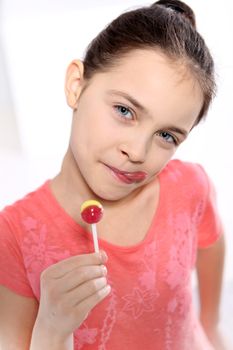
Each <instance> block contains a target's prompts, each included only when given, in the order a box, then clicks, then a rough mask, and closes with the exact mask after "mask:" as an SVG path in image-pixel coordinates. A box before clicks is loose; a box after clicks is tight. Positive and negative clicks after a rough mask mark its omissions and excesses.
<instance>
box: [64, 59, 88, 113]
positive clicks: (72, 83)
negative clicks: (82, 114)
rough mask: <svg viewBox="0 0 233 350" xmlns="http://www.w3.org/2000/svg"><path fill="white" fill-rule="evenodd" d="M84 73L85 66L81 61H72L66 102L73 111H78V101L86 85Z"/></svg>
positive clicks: (67, 78)
mask: <svg viewBox="0 0 233 350" xmlns="http://www.w3.org/2000/svg"><path fill="white" fill-rule="evenodd" d="M83 72H84V66H83V62H82V61H80V60H74V61H72V62H71V63H70V65H69V66H68V68H67V72H66V79H65V94H66V101H67V103H68V105H69V106H70V107H71V108H72V109H76V108H77V105H78V99H79V96H80V94H81V91H82V88H83V83H84V79H83Z"/></svg>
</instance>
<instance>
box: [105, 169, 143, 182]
mask: <svg viewBox="0 0 233 350" xmlns="http://www.w3.org/2000/svg"><path fill="white" fill-rule="evenodd" d="M106 166H107V167H108V168H109V169H110V170H111V171H112V173H113V175H114V176H115V177H117V179H118V180H120V181H121V182H123V183H126V184H132V183H140V182H142V181H144V180H145V179H146V178H147V176H148V174H147V173H146V172H144V171H135V172H128V171H122V170H119V169H116V168H114V167H112V166H109V165H106Z"/></svg>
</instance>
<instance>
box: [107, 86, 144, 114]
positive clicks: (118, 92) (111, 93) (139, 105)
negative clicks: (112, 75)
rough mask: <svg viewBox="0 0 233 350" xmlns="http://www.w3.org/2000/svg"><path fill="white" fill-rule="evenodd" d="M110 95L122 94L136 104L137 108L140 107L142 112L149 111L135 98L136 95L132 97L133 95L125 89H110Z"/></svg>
mask: <svg viewBox="0 0 233 350" xmlns="http://www.w3.org/2000/svg"><path fill="white" fill-rule="evenodd" d="M108 94H109V95H117V96H121V97H124V98H125V99H126V100H128V101H129V102H130V103H131V104H132V105H134V107H136V108H137V109H139V110H140V111H141V112H144V113H146V114H149V113H148V110H147V109H146V108H145V107H144V106H143V105H142V104H141V103H140V102H138V101H137V100H135V98H134V97H132V96H131V95H129V94H127V93H126V92H124V91H119V90H109V91H108Z"/></svg>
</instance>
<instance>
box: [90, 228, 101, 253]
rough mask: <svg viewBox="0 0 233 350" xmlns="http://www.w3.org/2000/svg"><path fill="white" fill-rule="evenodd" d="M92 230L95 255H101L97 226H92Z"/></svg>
mask: <svg viewBox="0 0 233 350" xmlns="http://www.w3.org/2000/svg"><path fill="white" fill-rule="evenodd" d="M91 230H92V236H93V242H94V249H95V253H99V243H98V236H97V229H96V224H91Z"/></svg>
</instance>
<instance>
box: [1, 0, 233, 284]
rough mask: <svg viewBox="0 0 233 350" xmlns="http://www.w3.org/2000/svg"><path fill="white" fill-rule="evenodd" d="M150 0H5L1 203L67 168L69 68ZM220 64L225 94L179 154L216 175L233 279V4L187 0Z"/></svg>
mask: <svg viewBox="0 0 233 350" xmlns="http://www.w3.org/2000/svg"><path fill="white" fill-rule="evenodd" d="M147 4H148V2H145V1H143V0H141V1H139V0H132V1H131V0H117V1H113V0H104V1H101V0H98V1H97V0H85V1H80V0H63V1H62V0H51V1H49V0H21V1H19V0H2V1H1V0H0V29H1V32H0V208H2V207H3V206H4V205H6V204H8V203H11V202H12V201H14V200H16V199H17V198H19V197H20V196H22V195H24V194H25V193H26V192H28V191H30V190H32V189H34V188H35V187H37V186H39V185H41V184H42V182H44V181H45V180H46V179H47V178H49V177H53V176H54V175H55V174H56V173H57V172H58V170H59V167H60V164H61V160H62V157H63V155H64V153H65V151H66V148H67V144H68V139H69V132H70V123H71V110H69V108H68V107H67V106H66V102H65V97H64V92H63V85H64V76H65V70H66V67H67V65H68V63H69V62H70V61H71V60H72V59H73V58H82V56H83V52H84V50H85V47H86V46H87V44H88V43H89V41H90V40H91V39H92V38H93V37H94V36H95V35H96V34H97V33H98V32H99V31H100V30H101V29H102V28H103V26H105V25H106V24H107V23H108V22H110V21H111V20H112V19H113V18H114V17H116V16H117V15H118V14H119V13H120V12H122V11H123V10H126V9H128V8H130V7H135V6H139V5H147ZM187 4H189V5H190V6H191V7H192V8H193V9H194V11H195V13H196V17H197V26H198V29H199V31H200V32H201V34H202V35H203V36H204V38H205V40H206V42H207V44H208V46H209V48H210V50H211V52H212V54H213V56H214V59H215V62H216V70H217V83H218V94H217V97H216V99H215V101H214V103H213V105H212V108H211V110H210V112H209V114H208V117H207V120H206V121H205V122H204V123H201V125H199V126H198V127H197V128H196V129H195V130H193V132H192V134H191V135H190V138H189V140H188V141H187V142H186V143H185V144H184V145H182V147H181V149H180V150H179V151H178V153H177V157H180V158H182V159H185V160H190V161H195V162H199V163H201V164H203V165H204V167H205V169H206V170H207V172H208V173H209V175H210V176H211V178H212V179H213V181H214V183H215V186H216V189H217V193H218V203H219V210H220V213H221V215H222V218H223V222H224V225H225V230H226V241H227V260H226V272H225V277H224V279H225V282H226V285H227V283H228V285H230V284H229V283H232V281H233V254H232V251H233V238H232V236H233V235H232V227H233V186H232V177H233V157H232V136H233V107H232V99H233V40H232V33H233V23H232V13H233V11H232V10H233V6H232V4H231V0H221V2H220V1H218V2H214V1H213V0H212V1H211V0H187Z"/></svg>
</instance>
